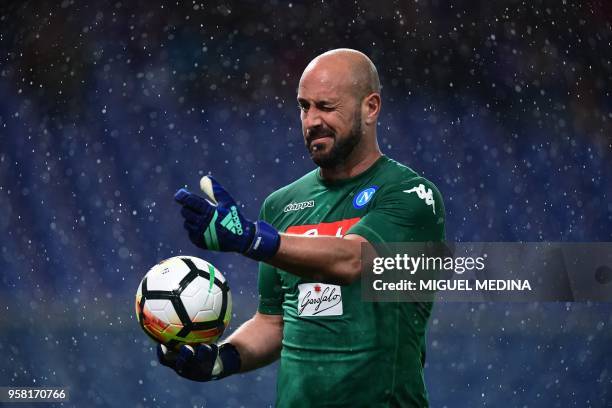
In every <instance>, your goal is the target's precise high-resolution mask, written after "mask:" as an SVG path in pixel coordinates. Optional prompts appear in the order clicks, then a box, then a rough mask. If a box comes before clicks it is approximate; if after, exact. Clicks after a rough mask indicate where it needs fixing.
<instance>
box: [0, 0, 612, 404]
mask: <svg viewBox="0 0 612 408" xmlns="http://www.w3.org/2000/svg"><path fill="white" fill-rule="evenodd" d="M463 3H466V4H459V3H453V2H443V1H422V0H418V1H416V0H415V1H395V2H393V1H379V2H376V3H375V4H374V3H372V2H365V1H356V2H351V3H346V4H341V3H340V2H338V4H332V3H329V2H313V3H305V2H286V1H280V0H264V1H223V2H199V1H188V2H163V1H157V0H156V1H146V2H145V1H131V2H122V1H108V2H106V1H96V2H86V1H79V0H63V1H61V2H59V1H57V2H56V1H19V2H17V1H13V2H11V1H4V2H2V5H0V270H1V271H2V273H1V276H2V279H1V282H0V352H1V353H2V357H3V358H2V359H0V386H68V387H70V389H71V391H72V395H71V402H70V403H68V404H66V405H68V406H133V407H138V406H142V407H149V406H165V407H166V406H177V407H185V406H206V407H221V406H229V407H240V406H244V407H251V406H255V407H260V406H269V405H270V404H273V401H274V395H275V373H276V372H275V370H276V368H275V366H272V367H268V368H266V369H263V370H259V371H256V372H252V373H249V374H245V375H238V376H235V377H231V378H228V379H225V380H223V381H221V382H214V383H208V384H198V383H190V382H187V381H185V380H182V379H180V378H178V377H176V376H175V375H173V373H172V372H170V371H169V370H167V369H165V368H163V367H159V366H158V364H157V361H156V358H155V356H154V353H153V350H154V345H153V344H152V343H151V342H150V340H149V339H148V338H147V337H146V336H145V335H144V334H143V333H142V332H141V331H140V328H139V327H138V325H137V324H136V321H135V316H134V311H133V301H134V294H135V291H136V288H137V285H138V283H139V282H140V279H141V278H142V276H143V275H144V273H145V272H146V271H147V270H148V269H149V267H151V266H152V265H153V264H155V263H156V262H158V261H159V260H161V259H164V258H167V257H170V256H173V255H177V254H190V255H196V256H201V257H204V258H206V259H208V260H210V261H211V262H213V263H214V264H215V265H216V266H217V267H218V268H219V269H220V270H221V271H222V272H223V273H224V274H225V275H226V276H227V278H228V279H229V282H230V286H231V288H232V292H233V294H234V301H235V306H234V313H235V316H234V318H233V321H232V324H231V327H230V329H229V331H231V330H233V329H235V328H236V327H237V326H238V325H239V324H240V323H241V322H243V321H245V320H246V319H248V318H249V317H250V316H251V315H252V314H253V313H254V311H255V308H256V301H257V291H256V280H257V274H256V264H255V263H254V262H252V261H249V260H246V259H244V258H242V257H240V256H237V255H231V254H223V255H215V254H209V253H203V252H200V251H199V250H198V249H197V248H195V247H193V246H192V245H191V244H190V242H189V241H188V239H187V237H186V234H185V233H184V232H183V230H182V221H181V220H180V218H179V214H178V210H177V207H176V205H175V204H174V203H173V202H172V195H173V193H174V191H175V190H176V189H177V188H179V187H181V186H187V187H190V188H192V189H196V187H197V183H198V180H199V178H200V177H201V175H203V174H207V173H208V172H211V173H212V174H214V175H215V176H216V177H217V178H218V179H219V180H220V181H221V182H222V183H223V184H224V185H225V186H226V187H227V188H228V189H229V191H231V192H232V193H233V194H234V196H235V197H236V198H237V199H238V200H239V201H240V204H241V205H243V206H244V211H245V213H246V214H247V215H248V216H250V217H256V215H257V213H258V210H259V205H260V204H261V202H262V200H263V199H264V198H265V197H266V196H267V195H268V194H269V193H270V192H272V191H274V190H275V189H277V188H279V187H281V186H283V185H285V184H286V183H288V182H290V181H292V180H294V179H296V178H298V177H300V176H301V175H302V174H304V173H305V172H307V171H309V170H310V169H312V168H313V164H312V163H311V162H310V159H309V158H308V156H307V154H306V150H305V148H304V145H303V142H302V136H301V132H300V122H299V112H298V109H297V104H296V102H295V90H296V88H297V83H298V80H299V77H300V75H301V72H302V70H303V68H304V67H305V66H306V64H307V63H308V61H309V60H310V59H312V58H313V57H314V56H316V55H317V54H319V53H321V52H323V51H326V50H328V49H331V48H336V47H351V48H356V49H359V50H362V51H363V52H365V53H367V54H368V55H369V56H370V57H371V58H372V59H373V61H374V63H375V64H376V65H377V67H378V70H379V73H380V76H381V81H382V84H383V92H382V93H383V111H382V114H381V116H380V125H379V141H380V145H381V148H382V150H383V151H384V153H385V154H387V155H389V156H390V157H392V158H394V159H396V160H399V161H400V162H403V163H405V164H407V165H409V166H411V167H412V168H414V169H415V170H416V171H418V172H420V173H422V174H424V175H425V176H426V177H428V178H429V179H431V180H432V181H434V182H435V183H436V184H437V186H438V187H439V189H440V190H441V192H442V194H443V196H444V198H445V203H446V209H447V237H448V239H449V240H452V241H543V240H548V241H610V240H611V236H610V235H611V232H612V201H611V199H610V198H611V193H612V182H611V170H612V165H611V162H612V132H611V131H612V95H611V85H612V47H611V41H612V26H611V20H612V18H611V17H612V6H611V5H610V3H609V2H605V1H592V2H575V1H571V0H567V1H563V2H543V1H534V2H527V3H525V2H519V1H503V2H489V1H474V2H469V4H468V2H463ZM587 272H588V271H587ZM587 272H585V273H587ZM611 312H612V306H611V305H610V304H590V303H581V304H578V303H548V304H487V303H474V304H472V303H459V304H450V305H448V304H446V305H444V304H439V305H436V306H435V309H434V315H433V317H432V320H431V324H430V330H429V334H428V356H427V367H426V380H427V384H428V387H429V392H430V399H431V404H432V406H434V407H477V406H482V407H485V406H496V407H497V406H512V407H569V406H576V407H604V406H610V401H612V357H611V356H610V353H609V350H610V344H612V330H611V327H612V313H611Z"/></svg>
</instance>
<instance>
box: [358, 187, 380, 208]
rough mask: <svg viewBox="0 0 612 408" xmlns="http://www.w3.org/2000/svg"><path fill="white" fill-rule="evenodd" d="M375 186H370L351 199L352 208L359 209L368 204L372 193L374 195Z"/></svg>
mask: <svg viewBox="0 0 612 408" xmlns="http://www.w3.org/2000/svg"><path fill="white" fill-rule="evenodd" d="M377 188H378V187H377V186H371V187H368V188H366V189H365V190H361V191H360V192H359V193H357V195H356V196H355V198H354V199H353V207H355V208H357V209H360V208H362V207H364V206H365V205H366V204H367V203H369V202H370V200H371V199H372V197H373V196H374V193H376V189H377Z"/></svg>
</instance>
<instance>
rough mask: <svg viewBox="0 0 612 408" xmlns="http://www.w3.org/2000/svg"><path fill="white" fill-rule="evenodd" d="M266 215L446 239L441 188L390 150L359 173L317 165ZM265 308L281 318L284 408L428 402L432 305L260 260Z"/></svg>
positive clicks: (398, 236)
mask: <svg viewBox="0 0 612 408" xmlns="http://www.w3.org/2000/svg"><path fill="white" fill-rule="evenodd" d="M260 216H261V218H262V219H263V220H265V221H267V222H269V223H271V224H272V225H274V226H275V227H276V228H277V229H278V230H279V231H281V232H287V233H293V234H304V235H332V236H338V237H340V236H344V235H347V234H357V235H360V236H362V237H364V238H366V239H367V240H368V241H369V242H370V243H380V242H410V241H412V242H425V241H442V240H444V204H443V202H442V198H441V196H440V193H439V191H438V190H437V188H436V187H435V186H434V185H433V184H432V183H431V182H429V181H428V180H426V179H424V178H423V177H420V176H419V175H417V174H416V173H415V172H414V171H413V170H411V169H410V168H408V167H406V166H403V165H401V164H399V163H398V162H396V161H394V160H391V159H389V158H387V157H385V156H383V157H381V158H380V159H378V160H377V161H376V163H374V164H373V165H372V166H371V167H370V168H369V169H368V170H366V171H365V172H363V173H361V174H359V175H358V176H356V177H353V178H350V179H345V180H340V181H334V182H328V181H325V180H323V179H321V177H320V176H319V171H318V169H317V170H314V171H312V172H310V173H308V174H306V175H305V176H304V177H302V178H300V179H299V180H297V181H295V182H293V183H292V184H290V185H288V186H286V187H284V188H282V189H280V190H278V191H276V192H274V193H272V194H271V195H270V196H269V197H268V198H267V199H266V200H265V202H264V204H263V206H262V208H261V214H260ZM258 287H259V312H260V313H264V314H278V315H281V314H282V316H283V320H284V332H283V348H282V352H281V361H280V368H279V372H278V383H277V400H276V403H277V406H279V407H292V408H294V407H320V406H325V407H397V406H400V407H412V406H414V407H422V406H427V405H428V402H427V392H426V390H425V383H424V380H423V365H424V363H425V330H426V326H427V320H428V318H429V316H430V313H431V304H430V303H382V302H380V303H375V302H365V301H363V300H362V299H361V280H360V279H357V280H356V281H355V282H354V283H352V284H350V285H346V286H337V285H331V284H326V283H324V282H313V281H311V280H307V279H303V278H300V277H298V276H296V275H293V274H291V273H288V272H285V271H283V270H280V269H277V268H274V267H272V266H270V265H268V264H265V263H260V268H259V282H258Z"/></svg>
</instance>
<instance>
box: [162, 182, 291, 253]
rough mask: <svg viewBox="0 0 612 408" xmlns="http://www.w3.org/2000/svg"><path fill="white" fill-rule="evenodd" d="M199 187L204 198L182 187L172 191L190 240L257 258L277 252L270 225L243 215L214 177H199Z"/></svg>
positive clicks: (205, 245)
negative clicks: (180, 206) (180, 207)
mask: <svg viewBox="0 0 612 408" xmlns="http://www.w3.org/2000/svg"><path fill="white" fill-rule="evenodd" d="M200 188H201V189H202V191H203V192H204V193H205V194H206V196H207V198H206V199H205V198H202V197H200V196H198V195H196V194H192V193H190V192H189V191H187V190H185V189H183V188H181V189H180V190H179V191H177V192H176V194H175V195H174V199H175V200H176V201H177V202H178V203H179V204H181V205H182V206H183V208H182V209H181V215H182V216H183V218H184V219H185V222H184V224H183V226H184V227H185V229H186V230H187V232H188V233H189V239H190V240H191V242H193V243H194V244H195V245H197V246H198V247H200V248H202V249H209V250H211V251H224V252H228V251H231V252H239V253H241V254H244V255H246V256H248V257H250V258H252V259H255V260H257V261H263V260H266V259H269V258H271V257H272V256H274V254H276V252H277V251H278V247H279V245H280V236H279V235H278V231H277V230H276V229H275V228H274V227H273V226H271V225H270V224H268V223H267V222H264V221H257V222H253V221H250V220H248V219H246V218H245V217H244V216H243V215H242V214H241V213H240V211H239V210H238V206H237V205H236V202H235V201H234V199H233V198H232V197H231V196H230V195H229V193H228V192H227V191H225V190H224V189H223V187H221V184H219V183H218V182H217V181H216V180H215V179H214V178H212V177H209V176H205V177H202V179H201V180H200Z"/></svg>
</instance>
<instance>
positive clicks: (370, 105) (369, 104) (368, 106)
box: [362, 92, 381, 125]
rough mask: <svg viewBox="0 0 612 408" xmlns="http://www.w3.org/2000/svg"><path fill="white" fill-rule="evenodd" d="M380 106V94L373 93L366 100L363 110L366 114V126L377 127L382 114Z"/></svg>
mask: <svg viewBox="0 0 612 408" xmlns="http://www.w3.org/2000/svg"><path fill="white" fill-rule="evenodd" d="M380 104H381V100H380V94H379V93H376V92H375V93H371V94H370V95H368V96H366V97H365V98H364V100H363V104H362V110H363V113H364V114H365V119H364V120H365V123H366V125H376V121H377V120H378V114H379V113H380Z"/></svg>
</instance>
